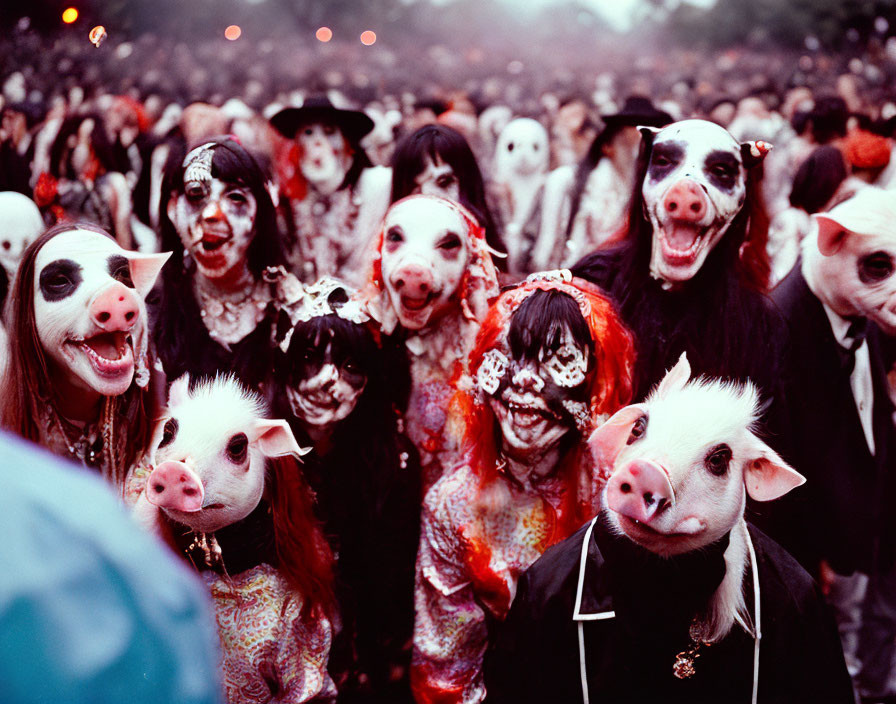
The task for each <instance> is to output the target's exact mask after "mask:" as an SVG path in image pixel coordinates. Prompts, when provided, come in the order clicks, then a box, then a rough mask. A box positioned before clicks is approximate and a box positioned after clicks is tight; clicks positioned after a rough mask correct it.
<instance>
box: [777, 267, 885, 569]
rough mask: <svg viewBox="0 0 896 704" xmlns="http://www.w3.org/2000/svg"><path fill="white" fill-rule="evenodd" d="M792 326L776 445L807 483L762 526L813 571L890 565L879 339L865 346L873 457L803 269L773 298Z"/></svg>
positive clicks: (872, 331)
mask: <svg viewBox="0 0 896 704" xmlns="http://www.w3.org/2000/svg"><path fill="white" fill-rule="evenodd" d="M772 298H773V300H774V301H775V302H776V303H777V305H778V306H779V308H780V310H781V312H782V313H783V315H784V318H785V320H786V323H787V339H786V345H785V354H784V359H783V362H782V364H781V393H780V394H779V395H778V396H777V397H776V398H775V400H774V403H773V404H772V407H771V409H770V426H771V429H772V430H773V436H772V437H771V438H770V444H771V445H772V446H773V447H774V448H775V449H776V450H778V452H779V453H780V454H781V455H782V456H783V457H784V459H785V460H787V461H788V462H789V463H790V464H792V466H793V467H794V469H796V470H797V471H798V472H800V473H801V474H803V475H804V476H805V477H806V479H807V482H806V484H805V485H804V486H802V487H799V488H797V489H795V490H794V491H793V492H792V493H791V494H790V495H788V496H786V497H784V498H783V499H781V500H780V501H777V502H774V503H773V504H770V505H769V506H768V507H767V508H766V507H763V508H764V509H765V511H766V512H768V513H770V520H769V522H768V523H767V524H766V523H765V522H763V523H762V525H763V527H764V528H765V529H766V530H767V531H768V532H769V534H770V535H772V537H774V538H775V539H776V540H778V541H779V542H780V543H781V544H782V545H783V546H784V547H785V548H787V549H788V550H789V551H790V552H791V553H792V554H793V555H794V556H795V557H797V559H799V560H800V561H801V562H802V563H803V564H804V565H805V566H806V567H807V569H810V570H812V569H815V568H816V567H817V564H818V560H819V559H821V558H824V559H826V560H827V561H828V562H829V563H830V564H831V566H832V567H833V568H834V569H835V570H837V571H838V572H840V573H842V574H848V573H850V572H852V571H853V570H860V571H863V572H866V573H867V572H870V571H874V570H879V569H885V568H886V566H887V565H889V564H891V563H892V559H893V542H894V534H896V522H894V521H893V520H892V516H888V515H887V514H886V511H885V501H887V500H889V498H890V497H892V496H893V491H894V490H896V486H894V475H896V471H894V470H896V468H894V467H893V466H892V465H893V462H894V460H896V450H894V444H896V443H894V441H896V428H894V426H893V422H892V412H893V408H892V404H891V402H890V399H889V395H888V393H887V388H886V372H885V369H884V364H883V361H882V352H881V344H882V340H881V334H880V331H879V330H878V329H877V328H875V327H874V326H873V325H871V326H869V330H868V335H867V338H866V339H867V341H868V352H869V356H870V359H871V376H872V381H873V388H874V408H873V429H874V438H875V454H874V455H872V454H871V452H870V450H869V449H868V444H867V442H866V441H865V435H864V433H863V431H862V425H861V421H860V420H859V415H858V411H857V409H856V403H855V398H854V397H853V394H852V389H851V387H850V380H849V377H850V371H851V370H850V369H849V368H848V367H844V365H843V363H842V361H841V360H842V358H843V351H842V350H843V348H842V347H841V346H840V345H839V344H838V343H837V341H836V340H835V338H834V333H833V331H832V330H831V325H830V322H829V320H828V317H827V315H826V314H825V312H824V308H823V307H822V304H821V302H820V301H819V300H818V299H817V298H816V297H815V295H814V294H813V293H812V292H811V291H810V290H809V287H808V285H807V284H806V281H805V279H804V278H803V275H802V272H801V269H800V265H799V264H797V266H795V267H794V269H793V270H792V271H791V272H790V274H788V276H787V277H786V278H785V279H784V280H783V281H782V282H781V283H780V284H779V285H778V287H777V288H776V289H775V290H774V292H773V294H772Z"/></svg>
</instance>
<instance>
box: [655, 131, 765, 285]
mask: <svg viewBox="0 0 896 704" xmlns="http://www.w3.org/2000/svg"><path fill="white" fill-rule="evenodd" d="M639 129H640V131H641V134H642V135H643V136H644V138H645V139H646V140H648V141H649V142H652V144H651V151H650V161H649V163H648V166H647V173H646V175H645V177H644V182H643V184H642V187H641V195H642V197H643V208H644V214H645V216H646V217H647V219H648V220H649V221H650V224H651V226H652V228H653V240H652V248H651V255H650V274H651V276H653V277H654V278H655V279H659V280H661V281H662V282H663V283H664V288H671V287H673V286H675V285H677V284H681V283H682V282H685V281H688V280H690V279H691V278H693V277H694V275H695V274H696V273H697V272H698V271H699V270H700V267H701V266H702V265H703V262H704V261H706V257H707V256H708V255H709V253H710V251H712V249H713V247H715V246H716V245H717V244H718V242H719V240H720V239H721V238H722V236H723V235H724V234H725V232H726V231H727V230H728V227H729V226H730V225H731V222H732V220H734V217H735V216H736V215H737V214H738V212H740V210H741V208H742V207H743V205H744V201H745V200H746V196H747V186H746V181H747V169H748V168H749V167H751V166H753V165H754V164H756V163H759V162H760V161H761V160H762V159H763V158H764V156H765V154H766V153H768V151H769V150H770V149H771V146H770V145H768V144H766V143H765V142H744V143H742V144H741V143H738V142H737V141H736V140H735V139H734V137H732V136H731V135H730V134H729V133H728V132H727V131H726V130H725V129H724V128H722V127H719V126H718V125H716V124H714V123H712V122H707V121H705V120H683V121H681V122H675V123H673V124H671V125H668V126H666V127H664V128H662V129H656V128H653V127H640V128H639Z"/></svg>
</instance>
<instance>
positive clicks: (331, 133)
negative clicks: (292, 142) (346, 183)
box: [296, 122, 352, 190]
mask: <svg viewBox="0 0 896 704" xmlns="http://www.w3.org/2000/svg"><path fill="white" fill-rule="evenodd" d="M296 142H297V143H298V145H299V150H300V152H301V154H302V156H301V158H300V160H299V168H300V169H301V171H302V175H303V176H304V177H305V178H306V179H308V181H309V182H310V183H311V184H312V185H314V186H316V187H327V190H336V189H337V188H338V187H339V186H340V185H341V184H342V181H343V180H344V179H345V174H346V173H347V172H348V169H349V167H350V166H351V162H352V157H351V154H350V153H349V149H348V144H347V143H346V141H345V137H343V136H342V131H341V130H340V129H339V128H338V127H337V126H336V125H331V124H327V123H322V122H312V123H309V124H307V125H305V126H304V127H302V128H301V129H299V131H298V134H296ZM319 189H320V188H319Z"/></svg>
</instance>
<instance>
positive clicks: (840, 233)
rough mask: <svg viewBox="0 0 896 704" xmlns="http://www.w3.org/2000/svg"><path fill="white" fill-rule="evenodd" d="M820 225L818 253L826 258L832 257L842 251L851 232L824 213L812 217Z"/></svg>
mask: <svg viewBox="0 0 896 704" xmlns="http://www.w3.org/2000/svg"><path fill="white" fill-rule="evenodd" d="M812 218H813V219H814V220H815V224H816V225H818V251H819V252H821V253H822V254H823V255H824V256H826V257H830V256H833V255H834V254H836V253H837V252H839V251H840V248H841V247H842V246H843V243H844V242H846V237H847V236H848V235H849V231H848V230H845V229H844V228H843V225H841V224H840V223H839V222H837V221H836V220H834V219H833V218H832V217H830V216H829V215H825V214H824V213H816V214H815V215H813V216H812Z"/></svg>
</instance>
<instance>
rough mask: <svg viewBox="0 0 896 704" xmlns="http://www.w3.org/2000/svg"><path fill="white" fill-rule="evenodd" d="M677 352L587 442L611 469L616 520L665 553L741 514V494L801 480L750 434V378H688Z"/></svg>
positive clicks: (718, 532)
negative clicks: (654, 383)
mask: <svg viewBox="0 0 896 704" xmlns="http://www.w3.org/2000/svg"><path fill="white" fill-rule="evenodd" d="M690 373H691V370H690V366H689V364H688V362H687V358H686V357H685V356H684V355H682V358H681V359H680V360H679V362H678V364H676V365H675V367H674V368H673V369H672V370H671V371H670V372H668V373H667V374H666V376H665V378H664V379H663V380H662V381H661V382H660V384H659V385H658V387H657V388H656V390H655V391H654V392H653V393H652V394H651V395H650V396H649V397H648V399H647V400H646V401H645V402H644V403H641V404H636V405H633V406H628V407H626V408H623V409H622V410H621V411H619V412H617V413H616V414H615V415H614V416H613V417H612V418H610V420H608V421H607V422H606V423H605V424H604V425H603V426H601V427H600V428H598V429H597V430H596V431H595V432H594V434H593V435H592V436H591V438H590V440H589V445H590V446H591V450H592V454H593V455H594V458H595V462H596V465H597V467H598V468H599V470H600V471H601V472H603V473H604V474H605V475H608V476H609V480H608V481H607V486H606V489H605V492H604V496H603V502H602V503H603V506H604V507H605V508H607V509H609V510H608V516H609V519H610V522H611V524H612V525H613V527H614V528H615V529H616V530H617V531H618V532H619V533H620V534H624V535H626V536H628V537H629V538H630V539H631V540H632V541H634V542H635V543H638V544H639V545H641V546H642V547H644V548H646V549H647V550H650V551H651V552H653V553H656V554H658V555H661V556H671V555H676V554H681V553H685V552H690V551H692V550H697V549H699V548H701V547H703V546H705V545H709V544H711V543H713V542H715V541H716V540H719V539H720V538H721V537H722V536H724V535H725V534H726V533H728V532H729V531H731V530H732V528H734V526H735V525H736V524H738V523H739V522H740V521H741V520H742V518H743V511H744V506H745V502H746V495H745V492H746V494H749V495H750V496H751V497H752V498H753V499H755V500H756V501H770V500H772V499H776V498H778V497H780V496H783V495H784V494H786V493H787V492H788V491H790V490H791V489H793V488H794V487H797V486H799V485H800V484H802V483H803V482H804V481H805V479H804V478H803V477H802V476H801V475H800V474H798V473H797V472H796V471H794V470H793V469H791V468H790V467H788V466H787V465H786V464H785V463H784V461H783V460H781V458H780V457H778V455H777V454H775V452H774V451H773V450H771V448H769V447H768V446H767V445H766V444H765V443H763V442H762V441H761V440H760V439H759V438H758V437H757V436H756V435H755V434H754V432H753V426H754V424H755V422H756V419H757V417H758V414H759V406H758V397H757V392H756V389H755V387H753V386H752V384H747V385H746V386H740V385H737V384H731V383H723V382H720V381H714V380H707V379H699V380H696V381H689V377H690Z"/></svg>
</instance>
